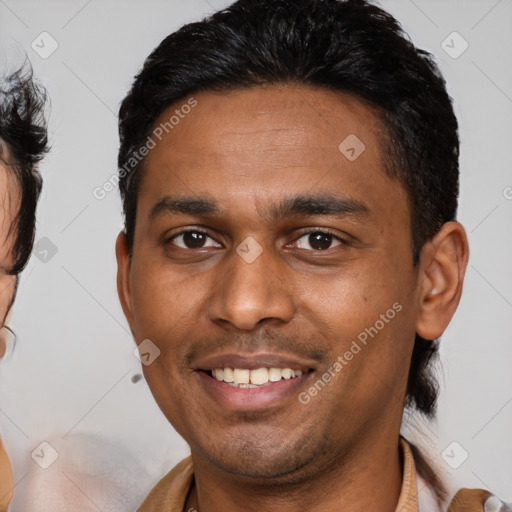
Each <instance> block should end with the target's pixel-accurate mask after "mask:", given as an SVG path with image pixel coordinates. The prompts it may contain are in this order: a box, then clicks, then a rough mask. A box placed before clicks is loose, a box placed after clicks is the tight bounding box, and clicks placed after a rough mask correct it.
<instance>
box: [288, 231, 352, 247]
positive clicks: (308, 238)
mask: <svg viewBox="0 0 512 512" xmlns="http://www.w3.org/2000/svg"><path fill="white" fill-rule="evenodd" d="M333 242H336V245H332V244H333ZM342 243H343V240H341V239H340V238H339V237H337V236H335V235H333V234H332V233H327V232H324V231H311V232H309V233H304V234H303V235H302V236H301V237H300V238H299V239H298V240H297V246H298V247H299V249H310V248H311V249H313V250H315V251H326V250H327V249H331V248H332V247H336V246H338V245H342ZM308 246H309V247H308Z"/></svg>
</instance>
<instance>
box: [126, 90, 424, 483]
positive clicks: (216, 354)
mask: <svg viewBox="0 0 512 512" xmlns="http://www.w3.org/2000/svg"><path fill="white" fill-rule="evenodd" d="M194 97H195V99H196V101H197V106H195V107H194V108H193V109H190V110H191V111H190V113H188V114H186V115H183V112H184V111H185V110H186V111H188V110H189V109H185V110H184V109H182V110H181V112H182V115H183V118H181V116H180V120H179V122H178V123H176V124H174V127H173V129H172V130H169V133H168V134H165V131H164V136H163V137H162V140H161V142H159V143H158V144H157V145H156V147H155V148H154V149H152V150H151V151H150V153H149V155H148V156H147V159H146V162H145V170H144V175H143V179H142V182H141V185H140V191H139V195H138V203H137V222H136V229H135V234H134V246H133V258H132V261H131V265H129V266H128V265H126V269H125V276H126V282H127V283H128V286H127V289H126V294H125V298H124V310H125V313H126V315H127V318H128V320H129V323H130V326H131V328H132V331H133V333H134V337H135V339H136V342H137V343H138V344H140V343H141V342H143V341H144V340H147V339H149V340H151V343H152V344H154V345H156V347H157V348H158V349H159V350H160V355H159V356H158V357H157V358H156V359H155V360H154V361H153V362H152V363H151V364H149V365H148V366H144V373H145V376H146V379H147V381H148V384H149V386H150V388H151V390H152V392H153V395H154V397H155V399H156V401H157V402H158V404H159V406H160V408H161V409H162V411H163V412H164V414H165V415H166V416H167V418H168V419H169V421H170V422H171V423H172V424H173V426H174V427H175V428H176V430H177V431H178V432H179V433H180V434H181V435H182V436H183V437H184V438H185V440H186V441H187V442H188V443H189V445H190V447H191V450H192V454H193V455H194V457H196V460H198V459H199V458H201V459H202V460H203V461H207V463H208V464H212V465H213V466H215V467H217V468H222V469H224V470H226V471H228V472H229V473H231V474H234V475H239V476H241V477H252V478H256V479H265V478H269V477H270V478H274V479H276V478H279V477H281V478H283V479H286V478H290V479H293V478H299V475H302V476H305V475H308V474H311V473H312V472H314V471H319V470H325V469H326V467H328V465H329V464H331V463H333V461H335V460H340V457H345V456H347V455H348V454H349V451H350V450H354V449H357V448H358V446H360V444H359V443H360V441H361V440H362V439H365V438H368V436H373V438H374V439H378V438H379V436H381V435H383V433H385V432H389V429H395V430H396V431H398V428H399V425H400V421H401V416H402V410H403V404H404V396H405V388H406V382H407V375H408V369H409V362H410V357H411V353H412V347H413V341H414V336H415V322H416V319H417V316H418V308H419V306H418V287H417V285H418V279H419V278H418V271H417V269H415V268H414V267H413V262H412V252H411V227H410V214H409V207H408V202H407V195H406V193H405V191H404V189H403V187H402V186H401V185H400V184H399V183H398V182H396V181H393V180H391V179H390V178H389V177H387V175H386V174H385V172H384V159H385V158H386V157H385V156H384V153H383V151H382V148H381V146H380V145H379V141H380V140H381V138H382V131H381V130H382V127H381V124H380V123H379V122H378V120H377V118H376V117H375V116H374V115H373V114H372V113H371V111H370V110H369V109H367V108H366V107H365V106H363V105H362V104H361V103H360V102H358V101H357V100H355V99H352V98H350V97H347V96H342V95H339V94H335V93H333V92H329V91H325V90H315V89H312V88H308V87H305V86H293V87H292V86H284V85H283V86H268V87H262V88H252V89H246V90H237V91H234V92H224V93H213V92H207V93H205V92H203V93H200V94H197V95H195V96H194ZM185 103H186V101H183V103H182V104H185ZM182 104H181V103H180V104H179V105H173V106H172V107H171V108H169V109H167V110H166V111H165V112H164V113H163V114H162V115H161V117H160V118H159V120H158V121H157V122H156V123H155V127H157V126H158V125H159V124H160V123H161V122H162V123H164V122H166V121H168V120H169V118H170V117H171V116H172V115H174V114H175V110H176V109H180V106H181V105H182ZM354 135H355V136H356V137H357V139H359V141H360V142H357V139H355V138H354V137H353V136H354ZM349 136H350V138H349V139H348V140H347V142H346V143H345V145H342V150H340V149H339V147H338V146H339V145H340V144H341V143H342V142H343V141H344V140H345V139H347V137H349ZM361 143H362V144H364V147H365V149H364V151H363V152H362V153H361V154H360V155H359V156H357V153H358V152H360V150H361V149H362V146H361ZM352 149H354V151H352ZM355 156H357V158H355V159H354V157H355ZM297 198H298V199H297ZM183 199H187V200H188V199H194V200H201V201H203V200H207V201H209V202H211V203H212V204H213V205H214V206H215V207H216V211H215V212H213V213H211V212H209V208H207V207H206V206H207V205H204V204H202V203H199V202H198V201H195V202H188V203H180V204H179V205H176V204H174V206H173V203H172V201H174V200H183ZM334 201H338V203H335V202H334ZM281 206H283V207H281ZM122 272H123V270H121V273H122ZM122 300H123V298H122ZM390 311H391V312H390ZM370 333H371V334H370ZM365 335H366V338H365ZM363 340H364V342H363ZM354 342H355V344H354ZM147 343H148V342H146V345H145V346H146V347H150V348H149V350H148V351H147V352H148V353H149V354H150V355H146V356H145V357H146V358H147V359H148V360H150V359H152V357H153V355H156V354H157V351H156V350H155V352H152V351H153V350H154V349H153V348H152V347H153V345H151V344H147ZM357 347H358V348H357ZM350 353H351V354H352V357H351V356H350V355H349V354H350ZM340 358H341V359H340ZM336 361H338V363H339V364H338V365H336V364H335V363H336ZM340 365H341V367H340ZM216 368H228V369H231V370H234V369H238V370H241V371H234V372H233V373H234V378H235V379H237V380H239V379H241V380H244V379H245V378H246V377H247V371H246V370H255V369H259V368H267V369H270V368H278V369H284V368H289V369H291V370H301V371H302V372H303V373H302V375H300V376H297V377H295V378H288V379H287V378H284V377H286V376H289V374H290V372H289V371H288V370H285V371H284V372H281V373H279V371H278V370H271V371H270V377H271V378H280V377H281V376H283V378H281V380H279V381H276V382H269V383H267V384H265V385H261V386H258V387H247V386H242V387H241V388H239V387H234V386H233V384H232V383H231V384H230V383H226V382H221V381H219V380H217V379H216V378H215V377H212V375H211V372H212V370H214V369H216ZM244 370H245V371H244ZM223 373H224V377H226V376H227V380H231V378H233V375H232V373H231V371H230V370H227V371H225V372H223ZM283 374H284V375H283ZM249 375H250V378H251V376H252V374H249ZM329 375H330V376H331V378H330V379H329ZM219 376H220V375H219ZM254 376H255V380H257V379H258V378H259V377H260V378H262V379H263V380H265V370H259V371H258V372H256V373H255V374H254ZM276 376H277V377H276ZM322 378H324V384H325V381H326V380H327V381H328V383H327V384H325V385H324V386H322V385H321V384H318V383H317V385H316V388H315V387H314V385H315V383H316V382H317V381H318V380H319V379H320V380H322ZM258 382H261V381H258ZM312 387H313V389H316V393H315V391H311V389H312ZM287 475H288V476H287Z"/></svg>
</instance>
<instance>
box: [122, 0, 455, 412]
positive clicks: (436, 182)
mask: <svg viewBox="0 0 512 512" xmlns="http://www.w3.org/2000/svg"><path fill="white" fill-rule="evenodd" d="M279 83H294V84H302V85H306V86H311V87H315V88H318V87H320V88H325V89H327V90H330V91H335V92H339V93H344V94H349V95H351V96H355V97H356V98H359V99H360V100H361V101H362V102H364V103H365V104H366V105H369V106H370V108H372V110H373V112H374V113H375V114H376V115H377V116H378V118H379V119H380V120H381V121H382V123H383V125H384V127H385V135H384V136H383V138H384V139H385V140H383V141H382V143H383V148H384V153H385V156H384V166H385V169H386V172H387V174H388V175H389V176H390V177H392V178H395V179H396V180H397V181H398V182H400V183H401V184H402V185H403V186H404V188H405V189H406V191H407V193H408V199H409V207H410V211H411V225H412V233H411V255H412V256H411V259H412V264H413V265H417V263H418V261H419V253H420V250H421V248H422V247H423V245H424V244H425V242H427V241H428V240H430V239H432V238H433V237H434V235H435V234H436V233H437V232H438V231H439V230H440V228H441V226H442V225H443V224H444V223H445V222H449V221H452V220H455V217H456V212H457V199H458V193H459V167H458V166H459V164H458V157H459V137H458V126H457V119H456V117H455V114H454V112H453V108H452V103H451V99H450V97H449V95H448V93H447V91H446V84H445V81H444V79H443V78H442V76H441V73H440V72H439V70H438V68H437V66H436V64H435V62H434V60H433V57H432V56H431V55H430V54H429V53H428V52H426V51H423V50H421V49H418V48H416V47H415V46H414V45H413V44H412V42H411V41H410V40H409V38H408V36H407V35H406V34H405V33H404V32H403V30H402V28H401V26H400V24H399V23H398V22H397V20H395V18H393V17H392V16H391V15H390V14H388V13H387V12H385V11H383V10H382V9H380V8H379V7H376V6H375V5H372V4H371V3H369V2H368V1H366V0H348V1H341V0H239V1H237V2H235V3H234V4H233V5H231V6H230V7H228V8H226V9H224V10H222V11H219V12H217V13H215V14H213V15H211V16H209V17H207V18H206V19H204V20H203V21H200V22H196V23H191V24H188V25H185V26H183V27H182V28H181V29H179V30H178V31H177V32H174V33H173V34H171V35H169V36H168V37H167V38H166V39H164V40H163V41H162V42H161V44H160V45H159V46H158V47H157V48H156V49H155V50H154V51H153V52H152V53H151V55H150V56H149V57H148V58H147V59H146V61H145V63H144V66H143V68H142V70H141V71H140V73H139V74H138V75H137V76H136V78H135V81H134V83H133V86H132V88H131V90H130V91H129V93H128V95H127V96H126V98H125V99H124V100H123V102H122V104H121V108H120V112H119V133H120V150H119V157H118V166H119V170H120V171H119V187H120V192H121V196H122V200H123V210H124V218H125V233H126V238H127V242H128V247H129V249H130V254H131V251H132V248H133V234H134V230H135V221H136V213H137V194H138V188H139V184H140V180H141V175H142V172H143V164H144V159H141V160H140V162H138V163H137V161H136V160H133V158H132V157H133V155H134V154H135V153H137V152H138V151H139V149H140V147H141V146H143V145H144V143H145V142H146V140H147V137H148V136H150V134H151V131H152V130H153V129H154V124H155V121H156V120H157V118H158V117H159V116H160V114H161V113H162V112H163V111H164V110H165V109H166V108H168V107H169V106H170V105H172V104H175V103H176V102H178V101H180V100H182V99H184V98H186V97H187V96H189V95H191V94H193V93H198V92H201V91H212V90H219V91H222V90H233V89H241V88H248V87H255V86H259V85H263V84H279ZM340 142H341V141H340ZM131 161H135V164H134V165H133V166H132V168H130V165H128V163H129V162H131ZM128 171H129V172H128ZM437 357H438V340H424V339H422V338H421V337H419V336H416V340H415V344H414V350H413V355H412V360H411V368H410V373H409V382H408V385H407V397H406V405H407V406H408V407H411V408H416V409H417V410H419V411H420V412H421V413H423V414H424V415H425V416H426V417H430V418H432V417H433V416H434V415H435V409H436V401H437V396H438V391H439V390H438V383H437V380H436V378H435V375H434V373H433V363H434V362H435V361H436V358H437Z"/></svg>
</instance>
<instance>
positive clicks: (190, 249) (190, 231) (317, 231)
mask: <svg viewBox="0 0 512 512" xmlns="http://www.w3.org/2000/svg"><path fill="white" fill-rule="evenodd" d="M187 233H201V234H202V235H205V236H207V237H208V238H211V239H212V240H214V238H213V237H211V236H210V234H209V233H208V232H207V231H204V230H202V229H187V230H184V231H180V232H179V233H175V234H174V235H172V236H171V237H170V238H168V239H167V240H166V241H165V243H166V244H170V243H172V241H173V240H174V239H175V238H177V237H179V236H181V235H185V234H187ZM312 233H322V234H324V235H330V236H332V237H333V238H334V239H335V240H337V241H338V242H340V245H349V242H348V241H347V240H345V239H343V238H341V237H340V236H339V235H337V234H336V233H335V232H334V231H332V230H330V229H328V228H322V229H311V230H309V231H305V232H303V233H301V235H300V236H299V237H298V238H296V239H295V240H294V242H297V241H298V240H300V239H301V238H302V237H304V236H306V235H311V234H312ZM217 243H218V242H217ZM336 247H337V246H336ZM177 248H178V249H183V250H185V251H193V250H194V249H193V248H184V247H177ZM197 249H205V247H198V248H197ZM331 249H333V248H332V247H331V248H329V249H325V250H320V249H311V250H310V251H311V252H312V251H316V252H327V251H330V250H331Z"/></svg>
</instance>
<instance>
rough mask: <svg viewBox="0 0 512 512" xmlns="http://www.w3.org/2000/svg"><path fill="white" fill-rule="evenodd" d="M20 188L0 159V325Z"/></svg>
mask: <svg viewBox="0 0 512 512" xmlns="http://www.w3.org/2000/svg"><path fill="white" fill-rule="evenodd" d="M19 202H20V190H19V185H18V182H17V181H16V178H15V177H14V175H13V174H12V172H11V171H9V170H8V169H7V167H6V166H5V165H4V164H3V163H2V162H1V161H0V326H1V325H3V324H4V323H5V320H6V317H7V314H8V312H9V309H10V306H11V303H12V300H13V296H14V292H15V289H16V276H13V275H10V274H9V273H8V271H9V269H10V268H12V266H13V264H14V259H13V256H12V248H13V244H14V239H15V230H12V229H11V227H12V223H13V220H14V218H15V216H16V212H17V211H18V207H19ZM3 334H4V333H3V332H2V331H0V357H2V356H3V355H4V353H5V350H6V345H5V343H6V339H5V337H4V336H3Z"/></svg>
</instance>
